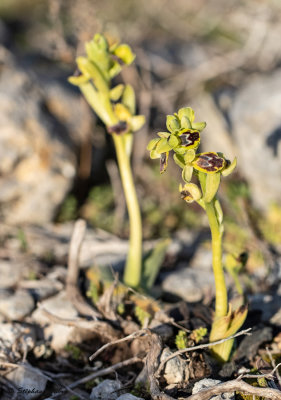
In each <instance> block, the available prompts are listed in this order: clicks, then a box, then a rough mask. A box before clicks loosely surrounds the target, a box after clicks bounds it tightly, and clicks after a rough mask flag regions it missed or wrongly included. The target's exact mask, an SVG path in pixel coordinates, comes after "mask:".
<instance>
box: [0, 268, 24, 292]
mask: <svg viewBox="0 0 281 400" xmlns="http://www.w3.org/2000/svg"><path fill="white" fill-rule="evenodd" d="M22 271H23V269H22V266H21V265H20V264H18V263H15V262H12V261H0V277H1V279H0V287H1V288H9V287H13V286H15V285H16V284H17V283H18V282H19V280H20V278H21V276H22Z"/></svg>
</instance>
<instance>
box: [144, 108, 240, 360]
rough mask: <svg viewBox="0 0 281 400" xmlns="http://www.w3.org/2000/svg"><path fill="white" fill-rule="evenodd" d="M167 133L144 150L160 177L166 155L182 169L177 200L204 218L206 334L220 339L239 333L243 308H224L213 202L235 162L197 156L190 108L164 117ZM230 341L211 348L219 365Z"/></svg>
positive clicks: (197, 126) (218, 220)
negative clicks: (210, 316) (211, 283)
mask: <svg viewBox="0 0 281 400" xmlns="http://www.w3.org/2000/svg"><path fill="white" fill-rule="evenodd" d="M166 126H167V130H168V132H160V133H158V136H159V138H155V139H152V140H151V141H150V143H149V144H148V146H147V149H148V150H149V151H150V157H151V158H152V159H156V158H159V159H160V173H163V172H165V171H166V169H167V165H168V160H169V156H170V153H172V154H173V159H174V161H175V163H176V164H177V165H178V166H179V167H180V168H181V169H182V179H183V183H180V185H179V191H180V195H181V198H182V199H183V200H185V201H186V202H187V203H192V202H194V201H196V202H197V203H198V204H199V205H200V206H201V207H202V208H203V209H204V210H205V211H206V214H207V216H208V220H209V225H210V230H211V235H212V253H213V271H214V278H215V286H216V306H215V316H214V322H213V325H212V330H211V334H210V339H211V341H216V340H219V339H224V338H226V337H228V336H230V335H233V334H234V333H236V332H237V331H238V329H240V327H241V326H242V324H243V322H244V320H245V318H246V316H247V308H246V307H244V306H242V307H240V308H239V309H238V310H235V311H232V309H231V306H229V305H228V299H227V288H226V284H225V279H224V272H223V266H222V235H223V212H222V208H221V205H220V202H219V200H218V198H217V192H218V189H219V185H220V181H221V177H223V176H228V175H229V174H231V173H232V172H233V171H234V169H235V167H236V158H235V159H234V160H233V161H232V162H230V161H229V160H228V159H226V158H225V156H224V155H223V154H222V153H219V152H213V151H208V152H203V153H197V150H198V147H199V144H200V141H201V132H202V130H203V129H204V128H205V126H206V123H205V122H194V111H193V110H192V108H190V107H185V108H181V109H180V110H179V111H178V112H177V113H175V114H174V115H168V116H167V121H166ZM232 345H233V341H231V340H229V341H226V342H225V343H222V344H221V345H217V346H213V347H212V351H213V353H214V354H215V355H216V356H217V358H219V359H220V360H221V361H227V360H228V359H229V356H230V353H231V349H232Z"/></svg>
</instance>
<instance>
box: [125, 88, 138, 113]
mask: <svg viewBox="0 0 281 400" xmlns="http://www.w3.org/2000/svg"><path fill="white" fill-rule="evenodd" d="M122 103H123V104H124V106H126V107H127V108H128V110H130V113H131V114H132V115H135V113H136V96H135V91H134V89H133V87H132V86H131V85H126V86H125V89H124V92H123V96H122Z"/></svg>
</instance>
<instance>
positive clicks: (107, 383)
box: [90, 379, 121, 400]
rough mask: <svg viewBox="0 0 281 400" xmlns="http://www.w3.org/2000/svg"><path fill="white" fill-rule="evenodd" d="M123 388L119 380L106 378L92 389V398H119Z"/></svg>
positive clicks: (96, 399) (97, 399)
mask: <svg viewBox="0 0 281 400" xmlns="http://www.w3.org/2000/svg"><path fill="white" fill-rule="evenodd" d="M120 389H121V383H120V382H119V381H117V380H116V381H113V380H111V379H105V380H104V381H102V382H101V383H100V384H99V385H97V386H96V387H94V388H93V389H92V393H91V396H90V400H117V398H118V396H119V394H120Z"/></svg>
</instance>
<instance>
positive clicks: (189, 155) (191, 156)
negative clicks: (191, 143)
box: [184, 149, 196, 163]
mask: <svg viewBox="0 0 281 400" xmlns="http://www.w3.org/2000/svg"><path fill="white" fill-rule="evenodd" d="M195 154H196V153H195V150H194V149H189V150H187V152H186V153H185V155H184V161H185V162H186V163H190V162H192V161H193V160H194V158H195Z"/></svg>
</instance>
